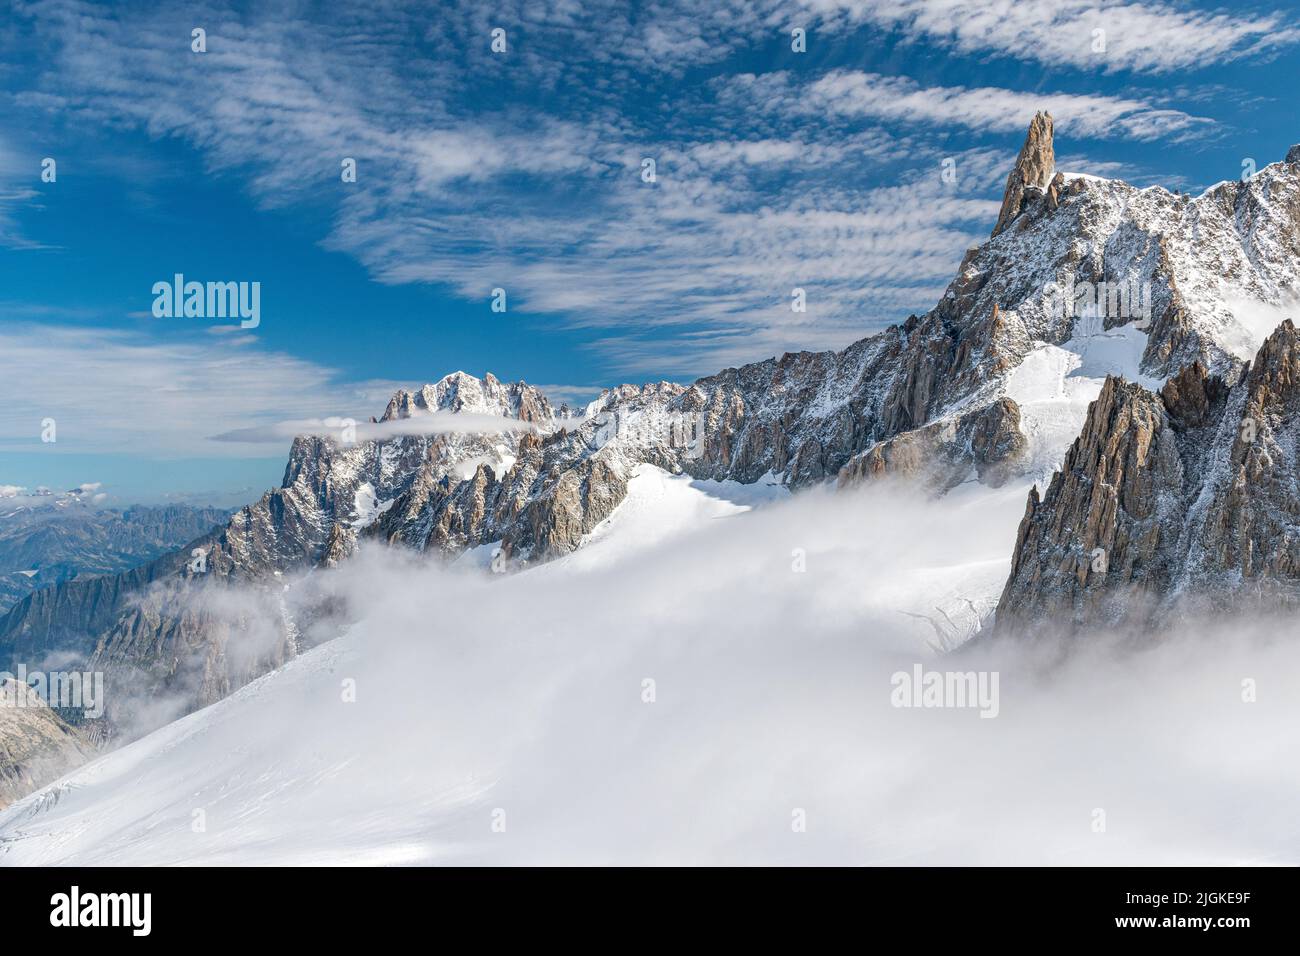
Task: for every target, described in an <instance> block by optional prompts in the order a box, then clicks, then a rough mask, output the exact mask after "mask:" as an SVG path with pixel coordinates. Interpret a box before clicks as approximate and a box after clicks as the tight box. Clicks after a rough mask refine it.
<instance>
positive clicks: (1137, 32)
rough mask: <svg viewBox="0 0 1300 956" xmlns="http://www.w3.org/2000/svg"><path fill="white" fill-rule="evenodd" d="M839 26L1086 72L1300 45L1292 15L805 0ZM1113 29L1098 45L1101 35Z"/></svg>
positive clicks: (1051, 4)
mask: <svg viewBox="0 0 1300 956" xmlns="http://www.w3.org/2000/svg"><path fill="white" fill-rule="evenodd" d="M803 5H804V7H805V9H807V10H809V11H810V12H812V13H814V14H816V15H818V16H819V17H821V18H823V23H824V24H825V25H826V26H827V27H828V28H831V29H834V28H836V27H839V28H845V27H848V26H851V25H854V24H861V23H868V24H872V25H874V26H877V27H882V28H886V29H897V30H901V31H902V32H903V33H904V34H905V35H906V36H909V37H911V38H914V39H925V40H927V41H930V42H933V43H938V44H941V45H945V46H949V47H951V48H953V49H955V50H957V51H958V52H960V53H963V54H967V55H976V54H980V53H990V52H991V53H995V54H999V55H1002V56H1009V57H1014V58H1015V59H1018V60H1034V61H1037V62H1039V63H1043V64H1046V65H1048V66H1053V67H1055V66H1059V65H1066V66H1072V67H1076V68H1078V69H1082V70H1099V71H1103V72H1113V71H1116V70H1132V71H1135V72H1139V73H1167V72H1169V71H1172V70H1178V69H1200V68H1205V67H1208V66H1213V65H1215V64H1220V63H1229V62H1233V61H1235V60H1240V59H1246V58H1250V57H1258V56H1264V55H1267V54H1269V53H1271V52H1274V51H1276V50H1279V49H1281V48H1284V47H1288V46H1293V45H1295V44H1296V43H1297V42H1300V29H1297V28H1296V27H1295V26H1294V25H1293V23H1292V18H1291V16H1290V14H1289V13H1287V12H1283V11H1276V12H1260V13H1249V12H1245V11H1240V12H1238V11H1233V10H1231V9H1220V10H1196V9H1188V8H1186V7H1183V8H1179V7H1177V6H1174V5H1173V4H1170V3H1164V2H1160V0H1155V2H1144V3H1134V2H1130V0H890V2H888V3H876V2H870V0H868V2H862V0H804V2H803ZM1097 30H1101V31H1104V41H1105V42H1104V48H1102V49H1098V48H1097V47H1098V44H1097V39H1098V37H1097V35H1096V34H1095V32H1094V31H1097Z"/></svg>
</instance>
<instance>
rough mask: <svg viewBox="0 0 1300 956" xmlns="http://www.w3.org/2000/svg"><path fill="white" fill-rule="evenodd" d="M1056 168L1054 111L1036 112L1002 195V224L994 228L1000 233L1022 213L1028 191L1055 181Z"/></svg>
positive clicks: (994, 233)
mask: <svg viewBox="0 0 1300 956" xmlns="http://www.w3.org/2000/svg"><path fill="white" fill-rule="evenodd" d="M1055 171H1056V152H1055V151H1054V150H1053V149H1052V114H1051V113H1048V112H1046V111H1040V112H1038V113H1035V114H1034V118H1033V120H1032V121H1031V122H1030V124H1029V133H1028V135H1027V136H1025V145H1024V146H1021V147H1020V156H1019V157H1017V159H1016V166H1015V168H1014V169H1013V170H1011V175H1010V176H1008V177H1007V190H1006V192H1005V193H1003V195H1002V211H1001V212H1000V213H998V224H997V225H996V226H994V227H993V235H995V236H996V235H997V234H998V233H999V232H1001V231H1002V230H1003V229H1005V228H1007V226H1009V225H1011V222H1012V221H1013V220H1014V219H1015V218H1016V216H1018V215H1020V210H1021V208H1022V206H1023V204H1024V198H1025V190H1026V189H1027V188H1030V189H1036V190H1039V191H1042V192H1046V191H1047V187H1048V186H1049V185H1050V184H1051V182H1052V174H1053V173H1054V172H1055Z"/></svg>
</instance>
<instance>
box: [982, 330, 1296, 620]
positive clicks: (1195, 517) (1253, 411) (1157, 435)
mask: <svg viewBox="0 0 1300 956" xmlns="http://www.w3.org/2000/svg"><path fill="white" fill-rule="evenodd" d="M1298 447H1300V335H1298V334H1297V332H1296V329H1295V326H1294V325H1293V324H1292V323H1291V322H1290V321H1289V320H1288V321H1286V322H1283V323H1282V325H1280V326H1279V327H1278V328H1277V330H1276V331H1275V332H1274V333H1273V334H1272V335H1270V336H1269V338H1268V339H1267V340H1266V341H1265V342H1264V344H1263V346H1262V347H1261V348H1260V350H1259V353H1258V354H1257V356H1256V358H1255V361H1254V362H1253V363H1252V364H1251V366H1250V369H1249V371H1248V373H1247V374H1246V375H1245V376H1244V378H1241V379H1240V380H1239V381H1238V383H1237V384H1236V385H1235V386H1233V387H1231V388H1229V387H1228V386H1227V385H1226V384H1225V383H1224V381H1223V380H1222V379H1220V378H1218V377H1215V376H1211V375H1209V374H1207V372H1206V370H1205V368H1204V366H1203V365H1201V364H1200V363H1194V364H1192V365H1190V366H1188V367H1187V368H1185V369H1184V370H1183V371H1182V372H1180V373H1179V374H1178V375H1176V376H1175V377H1174V378H1172V379H1171V380H1170V381H1169V382H1168V383H1167V384H1166V385H1165V387H1164V388H1163V389H1162V391H1161V393H1160V394H1159V395H1155V394H1153V393H1151V392H1149V391H1147V390H1146V389H1143V388H1141V387H1139V386H1137V385H1131V384H1128V383H1126V382H1124V381H1123V380H1122V379H1116V378H1110V379H1108V380H1107V382H1106V385H1105V387H1104V388H1103V389H1102V393H1101V395H1100V397H1098V399H1097V400H1096V401H1095V402H1094V403H1093V404H1092V406H1091V407H1090V408H1089V412H1088V420H1087V423H1086V424H1085V426H1084V430H1083V433H1082V434H1081V435H1080V436H1079V438H1078V439H1077V440H1076V441H1075V443H1074V445H1073V447H1072V448H1071V449H1070V452H1069V454H1068V455H1067V457H1066V460H1065V462H1064V464H1063V465H1062V467H1061V469H1060V470H1059V471H1058V472H1057V473H1056V474H1055V475H1053V477H1052V481H1051V483H1050V485H1049V486H1048V489H1047V491H1046V493H1045V494H1044V495H1043V496H1042V499H1041V501H1040V500H1039V497H1038V495H1037V493H1036V492H1031V494H1030V496H1029V502H1028V505H1027V508H1026V512H1025V517H1024V519H1023V520H1022V521H1021V524H1020V529H1019V532H1018V534H1017V540H1016V548H1015V553H1014V555H1013V558H1012V568H1011V573H1010V576H1009V577H1008V580H1007V584H1006V587H1005V588H1004V590H1003V593H1002V599H1001V601H1000V603H999V605H998V616H997V626H998V630H999V631H1000V632H1003V633H1006V632H1012V633H1024V632H1028V631H1032V630H1034V629H1036V628H1040V627H1064V628H1067V629H1075V628H1079V627H1091V626H1113V625H1117V626H1122V627H1133V628H1138V629H1141V628H1145V627H1147V626H1149V625H1151V624H1152V623H1155V622H1157V621H1161V620H1166V619H1168V618H1170V617H1172V616H1177V615H1187V614H1194V613H1199V612H1202V611H1205V610H1219V609H1225V608H1229V607H1232V608H1241V607H1243V606H1246V607H1259V608H1265V609H1268V610H1276V609H1278V608H1288V607H1293V606H1297V605H1300V476H1298V474H1297V466H1296V454H1297V448H1298Z"/></svg>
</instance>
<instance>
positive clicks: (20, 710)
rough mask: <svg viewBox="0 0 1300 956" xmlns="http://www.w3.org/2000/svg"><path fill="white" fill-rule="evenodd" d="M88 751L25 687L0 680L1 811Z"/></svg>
mask: <svg viewBox="0 0 1300 956" xmlns="http://www.w3.org/2000/svg"><path fill="white" fill-rule="evenodd" d="M93 750H94V748H93V747H92V746H91V745H90V743H89V742H88V741H87V740H86V739H85V738H84V737H83V736H82V735H81V733H80V732H79V731H77V730H76V729H75V728H73V727H70V726H69V725H68V724H66V723H65V722H64V721H63V720H62V719H60V717H59V715H58V714H57V713H55V712H54V711H53V710H51V709H50V708H49V707H48V706H47V705H46V703H45V702H44V701H43V700H41V698H40V696H39V695H38V694H37V693H36V692H35V691H33V690H32V689H31V688H30V687H28V686H27V685H26V684H21V683H19V682H18V681H16V680H13V679H12V678H9V679H3V680H0V808H3V807H7V806H8V805H9V804H11V803H13V802H14V801H15V800H17V799H19V798H20V797H24V796H26V795H27V794H29V793H31V792H32V791H33V790H37V789H39V788H40V787H43V786H45V785H46V784H47V783H50V782H51V781H54V780H57V779H58V778H59V777H61V776H62V775H63V774H65V773H67V772H68V771H69V770H71V769H73V768H74V767H76V766H78V765H79V764H81V763H83V762H85V760H86V758H88V757H89V756H90V755H91V753H92V752H93Z"/></svg>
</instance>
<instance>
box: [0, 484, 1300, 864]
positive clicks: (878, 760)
mask: <svg viewBox="0 0 1300 956" xmlns="http://www.w3.org/2000/svg"><path fill="white" fill-rule="evenodd" d="M650 506H651V505H647V507H650ZM1022 507H1023V495H1022V493H1021V492H1019V491H1015V492H1009V491H1008V492H1001V493H995V494H992V495H991V496H990V495H987V494H986V495H980V496H974V495H972V496H969V497H964V496H963V495H962V494H960V493H958V494H956V495H954V496H953V497H951V498H950V499H948V500H944V501H940V502H925V501H920V500H917V499H914V498H910V497H906V496H902V495H899V494H897V493H894V492H892V491H889V490H886V489H875V490H873V491H869V492H866V493H861V494H853V495H844V494H841V495H831V494H823V493H820V492H814V493H811V494H805V495H800V496H796V497H795V498H793V499H792V500H790V501H788V502H786V503H781V504H773V505H769V506H766V507H764V508H762V509H759V510H757V511H754V512H748V513H744V514H733V515H731V516H729V517H718V518H712V519H707V520H704V521H702V522H700V525H701V526H700V527H698V528H697V530H694V531H688V532H684V533H681V534H678V535H676V536H672V537H670V538H668V539H667V540H659V541H657V542H655V543H653V544H649V545H647V546H645V547H642V548H627V547H625V546H623V547H619V548H613V547H611V548H610V553H611V560H610V561H608V562H606V563H605V564H603V565H602V564H600V563H598V562H595V561H591V560H582V561H577V560H574V561H564V560H561V561H559V562H555V563H552V564H550V565H546V566H543V567H540V568H537V569H533V570H529V571H526V572H524V573H521V574H516V575H506V576H491V575H486V574H483V573H480V572H478V571H473V572H471V571H457V570H445V569H443V570H439V569H437V568H435V567H433V566H432V565H430V564H429V563H428V562H425V561H421V560H419V559H416V558H413V557H411V556H409V555H405V554H401V553H396V552H393V551H389V550H387V549H381V548H374V549H370V550H369V551H366V552H363V553H362V554H360V555H358V557H357V558H356V559H355V560H353V561H351V562H349V563H347V564H345V565H344V566H342V567H341V568H339V569H338V570H337V571H336V572H332V573H317V574H315V575H312V576H311V577H310V578H308V579H306V580H304V581H299V582H295V583H294V585H293V586H292V587H291V588H290V593H291V594H294V593H295V592H296V595H297V596H296V597H294V598H293V599H291V602H290V603H291V604H292V603H293V602H294V601H304V602H305V603H307V604H308V605H319V603H320V602H321V601H322V600H324V599H329V600H330V601H332V602H336V603H337V604H338V605H340V606H344V607H346V608H347V615H348V617H349V618H350V619H351V621H352V624H351V625H350V629H349V631H348V633H347V635H346V636H345V637H343V638H341V639H339V640H337V641H333V642H331V643H328V644H326V645H324V646H322V647H319V648H317V649H316V650H314V651H312V652H310V653H307V654H305V655H303V656H302V657H301V658H299V659H297V660H296V661H294V662H293V663H292V664H290V665H289V666H288V667H286V668H284V669H283V670H282V671H280V672H278V673H276V674H272V675H269V676H268V677H266V678H263V679H261V680H259V681H257V682H255V683H254V684H252V685H250V686H249V687H247V688H245V689H244V690H242V691H240V692H239V693H238V694H236V695H235V696H234V697H232V698H230V699H228V700H226V701H223V702H222V703H220V704H218V705H216V706H214V707H212V708H209V709H207V710H205V711H202V712H199V713H197V714H194V715H191V716H190V717H188V718H186V719H184V720H181V721H179V722H177V723H175V724H172V725H170V726H168V727H166V728H164V729H163V730H161V731H159V732H157V733H155V734H153V735H151V736H150V737H148V738H145V739H143V740H141V741H139V742H137V743H136V744H133V745H131V746H130V747H127V748H124V749H123V750H121V751H118V752H116V753H113V754H110V755H108V756H107V757H105V758H104V759H102V760H101V761H99V762H98V763H96V764H95V765H93V766H91V767H88V768H85V769H84V770H83V771H81V772H79V773H78V774H76V775H74V776H73V777H72V778H70V779H69V781H68V782H67V783H66V784H65V789H66V792H65V793H63V794H62V795H61V798H60V800H59V801H58V802H57V803H56V804H53V805H41V803H40V801H39V798H37V799H35V800H28V801H25V802H24V803H23V804H20V805H16V806H15V807H13V808H10V809H9V810H8V811H6V812H5V813H4V814H0V847H3V848H4V849H3V851H0V862H6V863H27V862H78V863H109V862H114V863H170V862H208V863H270V862H279V863H311V862H317V863H319V862H358V863H411V862H457V863H597V862H605V863H742V864H750V863H826V864H830V863H848V864H859V863H872V864H931V863H936V864H937V863H950V864H951V863H958V864H960V863H971V864H977V863H986V864H1034V863H1049V864H1050V863H1061V864H1140V863H1141V864H1183V863H1186V864H1190V863H1295V862H1297V860H1298V859H1300V840H1298V839H1297V827H1296V824H1295V822H1294V814H1293V803H1294V794H1295V793H1296V791H1297V787H1298V786H1300V766H1297V764H1296V763H1295V761H1294V760H1291V759H1289V754H1290V753H1291V750H1292V746H1293V744H1292V742H1293V740H1294V736H1295V732H1296V729H1297V727H1300V700H1298V699H1297V698H1296V696H1295V695H1294V694H1293V693H1292V692H1291V690H1290V689H1291V688H1293V687H1294V686H1295V685H1296V681H1297V679H1300V641H1298V640H1297V638H1298V637H1300V634H1297V625H1295V624H1294V623H1290V622H1267V621H1242V620H1238V621H1235V622H1233V623H1232V625H1231V626H1225V627H1217V626H1208V625H1207V626H1197V627H1195V628H1187V629H1185V630H1183V631H1181V632H1171V633H1168V634H1166V635H1163V636H1162V637H1161V638H1160V639H1159V640H1157V641H1154V642H1153V643H1152V644H1151V645H1150V646H1148V647H1146V648H1145V649H1141V650H1134V649H1132V648H1131V647H1127V646H1120V645H1118V644H1117V643H1115V642H1112V641H1110V640H1107V639H1106V638H1105V636H1102V635H1094V636H1092V637H1089V638H1082V639H1075V640H1074V643H1073V644H1072V645H1070V646H1069V652H1068V653H1065V654H1062V653H1060V649H1061V648H1062V646H1063V643H1062V642H1063V641H1064V640H1065V639H1064V638H1060V637H1057V636H1054V635H1052V634H1050V633H1048V632H1047V630H1046V629H1045V630H1044V632H1043V633H1042V634H1040V635H1038V637H1037V639H1036V640H1035V641H1034V642H1032V643H1030V644H1022V645H1014V646H998V645H994V646H991V647H982V646H976V647H975V648H973V649H971V650H969V651H967V652H964V653H960V654H956V655H948V656H942V655H936V654H934V653H933V652H932V651H931V650H930V649H929V648H928V646H927V643H928V642H932V640H933V638H934V633H935V631H934V629H933V628H932V627H931V623H930V622H931V621H942V620H943V619H944V615H943V614H942V613H935V611H934V608H935V606H936V605H941V606H944V607H945V609H946V607H947V606H949V605H944V603H943V602H945V601H947V602H949V604H950V606H952V607H956V606H958V605H959V604H960V602H961V601H974V600H975V599H977V598H978V599H982V600H984V601H988V600H989V595H990V594H992V595H993V596H994V597H995V596H996V591H997V588H998V587H999V586H1000V583H1001V580H1002V579H1003V578H1005V574H1006V570H1007V558H1006V556H1007V555H1009V553H1010V548H1011V543H1012V538H1013V536H1014V533H1015V526H1016V522H1017V520H1018V518H1019V514H1020V512H1021V509H1022ZM615 538H616V535H615V534H611V535H609V536H608V537H607V538H606V539H605V540H607V541H612V540H614V539H615ZM603 544H604V543H603V542H598V543H597V544H596V545H594V546H593V548H599V547H602V546H603ZM624 544H625V543H624ZM580 554H581V553H580ZM593 554H594V552H593ZM800 566H802V567H803V570H798V568H799V567H800ZM249 607H252V605H251V604H250V605H249ZM903 612H907V613H903ZM909 614H922V615H928V617H929V620H927V619H926V618H924V617H923V618H916V617H913V616H909ZM954 620H960V619H957V618H954ZM980 643H983V642H980ZM918 664H920V665H921V666H922V668H923V669H924V670H925V671H927V672H928V671H939V672H943V671H948V670H954V671H961V672H975V673H985V674H990V673H993V672H996V673H997V674H998V681H997V692H998V702H997V703H998V707H997V715H996V717H994V718H991V719H986V718H983V717H981V716H980V709H979V708H977V707H951V706H950V707H900V706H896V703H897V700H895V699H891V694H892V692H893V691H894V689H895V688H894V685H893V683H891V681H892V680H893V676H894V675H896V674H897V673H899V672H913V669H914V668H915V666H916V665H918ZM128 795H129V799H127V796H128ZM45 803H46V804H50V803H51V802H50V801H46V802H45ZM73 816H75V817H77V819H78V820H79V821H81V825H80V826H79V827H78V828H77V829H76V832H75V833H74V832H70V829H69V826H68V823H69V820H70V819H71V818H72V817H73ZM200 819H201V820H202V823H203V829H201V830H197V829H196V828H195V827H196V821H198V820H200Z"/></svg>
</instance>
